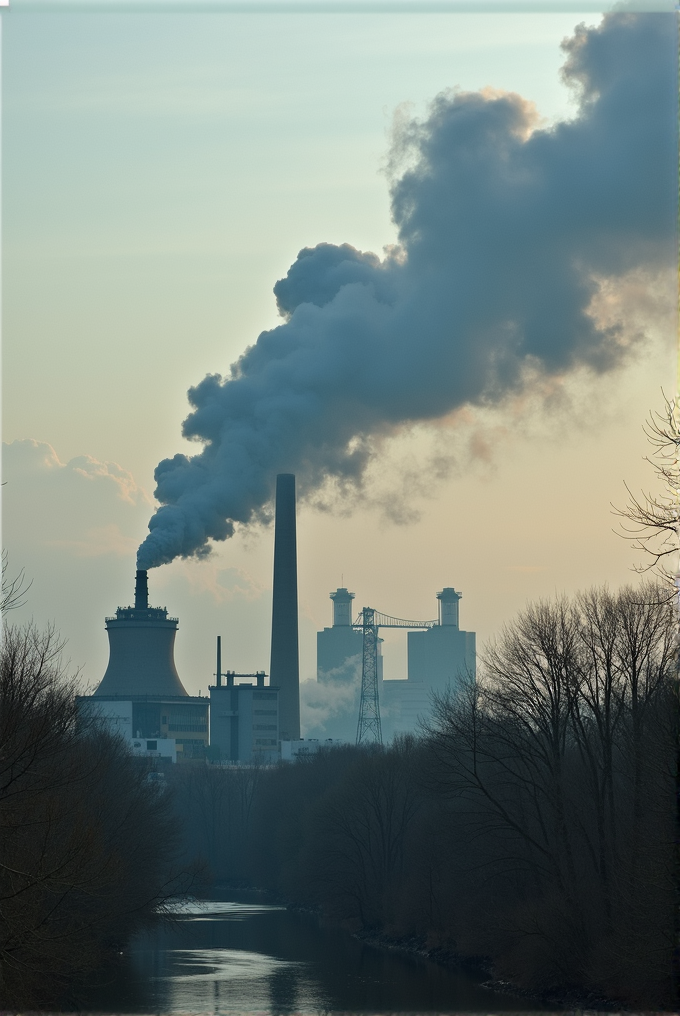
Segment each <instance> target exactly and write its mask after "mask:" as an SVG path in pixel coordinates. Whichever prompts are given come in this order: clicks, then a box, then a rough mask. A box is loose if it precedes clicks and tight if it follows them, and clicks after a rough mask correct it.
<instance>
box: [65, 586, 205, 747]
mask: <svg viewBox="0 0 680 1016" xmlns="http://www.w3.org/2000/svg"><path fill="white" fill-rule="evenodd" d="M178 627H179V620H178V619H177V618H176V617H168V611H167V609H166V608H165V607H150V606H149V591H148V576H147V572H146V571H138V572H137V575H136V582H135V603H134V606H133V607H118V609H117V611H116V615H115V617H107V618H106V632H107V634H108V638H109V663H108V666H107V668H106V672H105V674H104V677H103V678H102V680H101V682H100V684H99V686H98V687H97V688H96V690H95V692H94V694H93V695H83V696H80V697H79V699H78V707H79V709H80V710H81V712H83V713H87V714H89V715H93V714H94V715H97V716H99V717H100V718H101V720H102V721H103V722H104V723H105V724H106V725H107V727H108V728H109V729H110V730H111V731H113V732H114V733H118V734H121V735H122V736H123V737H124V738H125V739H126V740H127V741H129V743H130V746H131V749H132V748H134V745H133V741H137V742H139V744H138V746H137V747H136V749H135V750H136V752H137V753H140V752H142V751H143V752H144V753H145V754H149V755H154V754H156V755H157V756H158V757H161V756H173V755H174V754H176V756H177V757H180V758H184V759H186V758H201V757H204V756H205V750H206V747H207V745H208V708H209V706H208V700H207V699H206V698H202V697H201V696H192V695H188V694H187V692H186V689H185V688H184V685H183V684H182V682H181V681H180V678H179V674H178V673H177V668H176V667H175V655H174V651H175V636H176V634H177V629H178ZM153 742H155V747H149V745H150V744H153ZM166 742H168V743H166ZM169 742H172V744H170V743H169Z"/></svg>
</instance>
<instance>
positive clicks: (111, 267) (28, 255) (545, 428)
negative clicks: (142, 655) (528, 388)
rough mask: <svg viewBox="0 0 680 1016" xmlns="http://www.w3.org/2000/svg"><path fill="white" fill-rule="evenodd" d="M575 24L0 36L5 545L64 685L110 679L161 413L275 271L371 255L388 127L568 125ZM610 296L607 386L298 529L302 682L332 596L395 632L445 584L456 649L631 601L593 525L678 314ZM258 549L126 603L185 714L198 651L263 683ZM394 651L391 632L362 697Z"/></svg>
mask: <svg viewBox="0 0 680 1016" xmlns="http://www.w3.org/2000/svg"><path fill="white" fill-rule="evenodd" d="M598 20H599V17H598V15H596V14H594V13H592V12H591V13H588V14H585V15H578V14H564V13H561V14H558V13H549V14H548V13H543V14H523V13H509V14H470V13H458V14H447V15H439V14H436V15H435V14H431V15H414V14H398V15H397V14H379V15H371V14H361V15H350V14H347V15H342V14H333V15H330V14H328V15H327V14H324V15H320V14H314V15H306V14H281V15H266V16H265V15H240V14H224V13H223V14H197V15H193V14H188V13H172V14H167V13H157V14H131V15H128V14H117V13H96V14H95V13H92V14H78V13H59V14H45V13H33V14H31V13H23V12H22V11H20V10H16V11H15V10H11V11H10V13H9V16H7V15H6V14H5V15H3V22H4V23H3V26H2V27H3V90H4V93H3V115H4V124H3V183H4V198H3V201H4V209H3V218H4V249H3V260H4V399H3V403H4V433H3V440H4V441H5V442H6V443H9V444H10V445H11V447H10V448H9V450H8V451H7V453H6V455H5V470H4V479H5V480H6V481H7V485H6V487H5V488H4V492H5V504H4V517H3V522H4V527H3V528H4V532H3V543H4V545H5V546H6V547H7V548H8V550H9V553H10V561H11V567H12V568H13V569H14V570H18V569H19V568H20V567H25V569H26V573H27V575H28V576H29V577H30V579H32V581H33V585H32V587H31V590H30V592H29V594H28V602H27V605H26V607H24V608H22V610H21V611H19V612H18V614H17V617H18V618H25V617H28V616H31V615H33V616H34V617H35V619H36V620H37V621H38V622H39V623H40V624H44V623H45V622H46V621H47V620H53V621H54V622H55V623H56V625H57V626H58V628H59V629H60V630H61V632H62V634H63V636H64V637H65V638H66V639H67V640H68V649H67V654H68V656H70V658H71V659H72V661H73V664H74V666H77V667H80V668H82V675H83V683H84V685H95V684H96V683H98V681H99V680H100V679H101V677H102V675H103V672H104V669H105V666H106V660H107V652H108V650H107V640H106V634H105V632H104V624H103V620H104V616H105V615H106V614H111V613H113V612H114V611H115V608H116V607H117V606H119V605H125V604H127V603H128V602H130V600H131V598H132V594H133V582H134V569H135V551H136V548H137V545H138V544H139V543H140V541H141V540H142V539H143V538H144V536H145V534H146V524H147V521H148V518H149V515H150V514H151V512H152V510H153V499H152V494H153V489H154V480H153V470H154V468H155V466H156V464H157V463H158V462H159V460H160V459H162V458H164V457H166V456H172V455H174V454H175V453H176V452H179V451H182V450H185V451H189V452H191V451H195V448H192V446H190V445H189V443H188V442H185V441H183V440H182V438H181V436H180V426H181V422H182V420H183V418H184V417H185V416H186V414H187V412H188V404H187V401H186V391H187V388H188V387H189V386H190V385H194V384H197V383H198V382H199V381H200V380H201V379H202V378H203V377H204V375H205V374H206V373H215V372H219V373H223V374H224V373H226V372H227V371H228V368H229V365H230V363H232V362H233V361H234V360H235V359H236V357H237V356H238V355H239V354H240V353H241V352H242V351H243V350H244V349H245V347H246V346H248V345H250V344H252V343H253V342H255V340H256V338H257V336H258V334H259V333H260V331H262V329H264V328H269V327H272V326H273V325H275V324H276V323H277V321H278V320H279V319H278V317H277V312H276V305H275V302H274V298H273V295H272V287H273V285H274V283H275V282H276V280H277V279H279V278H282V277H283V276H284V275H285V274H286V271H287V269H288V267H289V265H290V264H291V262H292V261H294V259H295V257H296V255H297V252H298V251H299V250H300V248H302V247H304V246H313V245H315V244H316V243H319V242H322V241H324V242H329V243H335V244H341V243H350V244H352V245H353V246H355V247H357V248H360V249H362V250H371V251H376V252H378V253H380V252H381V251H382V249H383V247H384V246H385V245H388V244H391V243H393V242H394V241H395V239H396V236H395V228H394V225H393V224H392V222H391V221H390V210H389V195H388V185H387V180H386V177H385V172H384V170H385V166H386V158H387V152H388V149H389V139H390V130H391V125H392V123H393V117H394V114H395V111H396V110H398V109H400V108H401V109H402V110H404V109H405V110H406V112H407V113H408V112H411V113H414V112H415V113H423V112H424V111H425V109H426V104H427V103H428V101H430V100H431V99H433V98H434V96H435V95H437V94H438V93H439V92H441V91H442V90H444V89H447V88H460V89H462V90H477V89H480V88H484V87H487V86H488V87H492V88H495V89H500V90H505V91H513V92H518V93H519V94H521V95H522V96H523V97H524V98H526V99H530V100H532V101H533V102H535V104H536V106H537V108H538V111H539V114H540V115H541V117H543V118H544V120H545V122H546V123H551V122H554V121H555V120H557V119H563V118H568V117H570V116H572V115H573V114H574V106H573V104H572V101H571V97H570V94H569V93H568V91H567V90H566V88H565V87H564V86H563V85H562V84H561V81H560V75H559V68H560V66H561V64H562V62H563V54H562V53H561V51H560V42H561V40H562V39H563V38H564V37H565V36H567V35H570V34H571V33H572V31H573V29H574V26H575V25H576V24H578V23H579V22H580V21H585V22H586V23H587V24H596V23H597V22H598ZM405 104H409V105H406V106H405ZM610 299H611V303H612V306H619V305H621V304H623V305H624V307H625V314H626V317H627V321H628V324H629V325H630V326H631V327H635V328H637V329H639V330H640V331H644V332H645V333H646V334H647V335H648V340H647V342H646V345H644V349H643V350H642V351H641V352H640V353H639V354H637V356H636V358H635V360H634V361H633V362H632V363H631V364H630V365H629V367H627V368H626V369H625V370H622V371H621V372H619V373H616V374H610V375H605V376H603V377H600V378H599V380H597V381H595V380H592V379H590V380H588V379H587V378H585V377H583V376H577V377H572V378H571V379H570V380H569V382H568V383H567V384H566V386H565V387H564V389H560V390H559V392H557V393H554V394H553V398H552V400H551V401H549V402H548V404H547V406H548V408H546V406H545V404H544V405H539V403H540V399H539V398H538V396H536V397H535V398H533V399H532V398H529V399H527V400H525V401H524V402H523V403H522V404H521V405H520V404H517V405H515V406H514V407H513V410H512V414H510V415H509V414H508V412H503V413H502V414H501V413H498V414H496V415H494V414H491V413H489V414H486V415H482V414H479V413H476V414H472V413H470V414H467V415H466V416H465V418H464V419H461V417H460V416H456V418H455V420H449V421H448V422H447V423H442V424H441V425H440V426H437V427H430V428H426V427H420V428H418V429H417V430H416V431H414V432H412V433H410V434H406V433H405V434H403V436H402V437H401V438H399V439H397V440H395V441H393V442H392V443H391V445H390V447H389V448H387V449H386V451H385V456H384V458H383V459H382V460H381V461H380V463H378V464H376V466H375V467H374V468H373V480H372V483H371V486H370V488H369V491H370V493H369V496H366V497H364V498H363V499H362V500H361V501H360V502H358V503H357V502H354V503H349V502H348V503H346V504H345V505H343V506H339V507H336V508H335V510H333V511H330V512H328V511H327V512H321V511H317V510H313V509H312V508H311V507H303V508H302V509H301V510H300V513H299V518H298V544H299V579H300V607H301V632H300V635H301V676H302V678H303V679H306V678H310V677H313V675H314V672H315V634H314V633H315V632H316V630H318V629H319V628H320V627H322V626H323V625H324V624H329V623H330V617H331V611H330V606H331V604H330V601H329V599H328V593H329V592H330V591H331V590H333V589H335V587H336V586H338V585H340V584H341V579H342V581H343V582H344V584H345V585H347V586H348V587H349V588H350V589H351V590H352V591H354V592H355V593H356V601H355V604H356V607H357V610H358V609H359V608H360V607H361V606H369V605H370V606H373V607H376V608H377V609H379V610H381V611H383V612H385V613H390V614H394V615H397V616H401V617H406V618H425V617H433V616H435V614H436V600H435V593H436V592H437V591H438V590H439V589H441V588H442V587H443V586H445V585H453V586H455V587H456V588H457V589H459V590H462V592H463V601H462V604H461V625H462V627H464V628H466V629H467V630H475V631H477V632H478V645H479V644H483V642H484V640H486V639H488V638H489V637H491V636H492V635H493V634H494V632H497V631H498V630H499V628H500V627H501V626H502V625H503V623H505V622H507V621H508V620H509V619H511V618H512V616H513V614H514V613H515V612H516V611H517V610H518V609H520V608H521V607H522V606H523V605H524V604H526V602H527V601H528V600H530V599H536V598H539V597H545V596H551V595H553V594H555V593H562V592H566V593H571V592H574V591H576V590H577V589H581V588H584V587H587V586H590V585H592V584H600V583H609V584H610V585H611V586H613V587H616V586H618V585H620V584H622V583H625V582H629V581H634V580H635V577H634V574H633V572H632V571H631V569H632V567H633V565H634V564H635V563H636V561H638V560H639V556H638V555H636V554H635V553H634V552H633V551H632V550H631V548H630V547H629V545H628V544H627V543H626V542H625V541H623V540H621V539H620V538H619V537H618V536H616V535H615V534H614V533H613V531H612V530H613V529H614V528H615V527H616V520H615V518H614V517H613V516H612V513H611V503H612V502H613V503H615V504H619V505H620V504H622V503H623V502H625V497H626V493H625V489H624V481H626V482H627V483H628V484H629V485H630V486H631V488H632V489H634V490H638V489H639V488H640V487H647V488H649V487H650V486H652V484H653V479H652V475H651V472H650V470H649V468H648V467H646V466H645V464H644V462H643V461H642V460H643V456H644V455H645V454H646V451H647V448H646V444H645V439H644V436H643V434H642V424H643V422H644V419H645V416H646V415H647V413H648V411H649V410H650V409H653V408H656V407H659V406H660V405H661V389H662V388H663V389H665V390H666V391H667V392H669V393H670V392H672V391H673V386H674V362H673V340H674V335H675V319H674V301H675V291H674V288H673V282H672V280H671V279H666V280H664V279H660V280H658V281H657V282H656V284H655V288H653V289H652V290H651V291H649V290H647V291H643V288H642V286H641V283H640V281H639V280H636V279H631V280H629V282H628V285H627V286H626V287H624V288H623V289H621V290H620V291H618V292H617V293H612V294H610ZM12 442H19V443H15V444H12ZM395 504H396V505H397V506H398V508H399V511H398V512H397V514H399V513H400V518H399V519H398V520H396V521H395V518H394V515H395V510H394V509H395ZM272 542H273V532H272V531H271V530H253V531H251V532H249V533H246V534H244V533H240V534H237V536H235V537H234V538H233V539H232V540H230V541H228V542H227V543H226V544H224V545H221V546H219V547H218V548H217V549H216V550H215V552H214V554H213V556H212V558H211V559H210V560H209V561H206V562H201V563H198V562H195V561H180V562H175V563H173V564H171V565H166V566H163V567H161V568H158V569H154V570H153V571H152V572H151V573H150V594H151V601H152V603H153V604H155V605H161V606H164V605H165V606H167V607H168V609H169V610H170V612H171V613H172V614H177V615H179V617H180V631H179V634H178V638H177V654H176V655H177V665H178V670H179V673H180V676H181V678H182V680H183V682H184V684H185V686H186V688H187V690H188V691H190V692H192V693H196V692H198V690H199V689H202V690H203V692H205V689H206V687H207V685H208V683H209V682H210V680H211V678H210V675H211V674H212V672H213V671H214V641H215V635H217V634H221V635H222V636H223V645H224V646H225V649H224V665H225V668H227V667H228V668H229V669H234V670H237V671H241V670H243V671H254V670H258V669H266V670H268V669H269V631H268V627H269V620H270V600H271V566H272ZM405 651H406V646H405V638H403V637H402V636H401V635H400V634H399V633H393V634H390V636H389V637H388V638H387V640H386V643H385V656H386V662H385V676H386V677H388V676H389V677H403V676H405ZM303 723H304V710H303Z"/></svg>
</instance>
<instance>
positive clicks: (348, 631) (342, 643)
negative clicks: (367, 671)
mask: <svg viewBox="0 0 680 1016" xmlns="http://www.w3.org/2000/svg"><path fill="white" fill-rule="evenodd" d="M330 598H331V600H332V601H333V627H332V628H324V629H323V631H319V632H317V633H316V679H317V681H321V682H322V683H329V682H337V683H342V684H345V683H349V682H350V681H353V680H359V679H360V678H361V659H362V652H363V634H362V632H361V630H360V629H358V628H353V627H352V600H353V599H354V593H350V592H349V591H348V590H347V589H345V588H344V586H343V587H341V588H339V589H336V590H335V592H334V593H331V594H330ZM381 641H382V640H379V642H378V679H379V680H380V679H381V678H382V665H383V659H382V655H381V652H380V642H381Z"/></svg>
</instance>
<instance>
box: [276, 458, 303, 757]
mask: <svg viewBox="0 0 680 1016" xmlns="http://www.w3.org/2000/svg"><path fill="white" fill-rule="evenodd" d="M269 673H270V678H269V680H270V683H271V684H272V685H276V686H277V687H278V688H279V729H280V731H281V734H280V736H281V740H283V741H294V740H297V738H299V737H300V663H299V656H298V602H297V536H296V529H295V477H294V476H293V474H292V473H279V475H278V476H277V477H276V521H275V529H274V599H273V604H272V656H271V666H270V670H269Z"/></svg>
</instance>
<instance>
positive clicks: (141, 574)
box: [135, 569, 149, 610]
mask: <svg viewBox="0 0 680 1016" xmlns="http://www.w3.org/2000/svg"><path fill="white" fill-rule="evenodd" d="M148 609H149V577H148V575H147V573H146V572H145V571H142V570H140V569H138V570H137V574H136V576H135V610H148Z"/></svg>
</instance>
